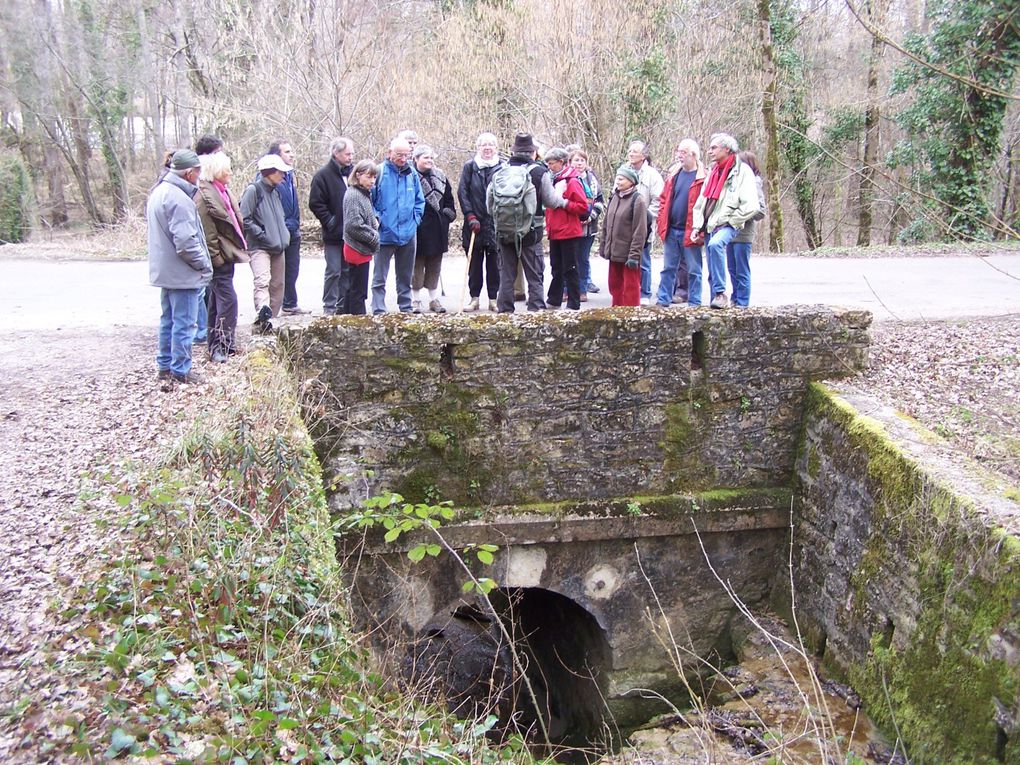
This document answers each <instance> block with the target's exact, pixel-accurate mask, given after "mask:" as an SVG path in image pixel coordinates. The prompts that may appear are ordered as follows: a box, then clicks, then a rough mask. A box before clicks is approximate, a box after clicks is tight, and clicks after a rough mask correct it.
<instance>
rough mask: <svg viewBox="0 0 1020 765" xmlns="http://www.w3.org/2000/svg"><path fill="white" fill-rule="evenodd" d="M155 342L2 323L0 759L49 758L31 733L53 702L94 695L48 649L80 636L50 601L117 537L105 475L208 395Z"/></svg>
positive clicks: (147, 335)
mask: <svg viewBox="0 0 1020 765" xmlns="http://www.w3.org/2000/svg"><path fill="white" fill-rule="evenodd" d="M154 344H155V336H154V331H152V330H139V329H121V330H107V331H98V330H89V331H85V330H75V331H61V332H24V333H4V334H0V391H2V394H0V443H2V444H4V445H5V447H6V448H4V449H0V560H2V561H3V562H4V565H3V567H2V568H0V602H2V603H3V608H2V609H0V762H4V763H9V762H38V761H43V760H50V759H51V758H50V757H49V756H47V755H45V754H44V753H42V752H40V751H39V750H38V749H37V748H36V747H37V746H38V745H39V744H40V743H41V742H39V741H37V740H35V738H36V737H35V736H34V735H33V729H34V727H35V725H36V724H37V723H38V721H39V720H40V719H41V715H42V714H43V713H44V711H45V708H46V706H47V705H48V704H49V703H50V702H56V701H58V700H59V701H61V702H62V704H63V705H66V706H70V707H75V706H76V705H77V704H79V703H84V699H85V698H86V697H85V696H84V693H85V689H81V688H76V687H73V686H68V685H66V684H65V682H64V681H63V680H62V679H61V677H60V676H59V675H58V674H57V673H56V672H55V670H54V669H53V668H51V667H49V666H47V663H46V658H47V657H46V656H45V655H44V652H43V650H42V649H43V647H44V646H47V645H51V646H52V645H61V644H63V643H65V641H67V640H69V639H73V635H65V634H63V633H62V632H61V630H60V629H59V628H58V627H57V625H56V624H55V621H54V619H53V615H52V613H50V612H49V609H50V608H51V607H52V606H54V605H56V604H59V602H60V600H61V595H63V594H65V593H67V592H68V591H69V590H70V589H71V588H73V587H75V586H77V585H80V584H82V583H83V582H86V581H88V578H89V571H90V568H91V567H92V566H94V565H95V562H96V561H97V560H99V559H100V558H101V556H102V551H103V549H104V548H105V549H108V548H106V546H107V545H110V544H114V543H116V538H115V535H113V532H112V530H111V529H110V528H109V527H107V528H101V527H100V525H97V524H98V522H99V521H101V520H102V518H101V517H100V516H102V515H105V514H107V513H113V512H115V509H114V507H113V506H112V505H111V504H109V503H108V502H106V503H104V499H103V497H102V496H101V494H100V493H99V492H97V491H96V486H97V482H98V479H99V478H100V477H101V476H104V475H107V474H112V475H117V474H118V473H121V471H122V470H123V469H125V466H126V465H128V464H130V463H136V464H146V463H151V462H152V461H154V460H155V459H157V457H158V455H160V454H161V453H162V452H163V450H164V449H165V448H166V447H167V445H168V444H170V443H172V442H173V441H174V440H175V439H176V438H177V437H178V435H179V434H180V432H181V431H182V429H183V428H184V427H185V426H186V425H187V424H188V422H189V421H190V420H189V414H190V413H192V412H193V411H194V410H195V403H196V397H198V396H202V395H204V394H203V391H202V388H199V387H196V388H188V389H179V390H176V391H174V392H170V393H163V392H161V390H160V386H159V384H158V383H157V382H156V379H155V367H154V361H153V352H154ZM202 387H204V388H206V390H208V389H209V386H202ZM85 496H89V499H90V501H89V502H87V503H86V502H83V501H82V499H83V497H85ZM26 747H27V748H26Z"/></svg>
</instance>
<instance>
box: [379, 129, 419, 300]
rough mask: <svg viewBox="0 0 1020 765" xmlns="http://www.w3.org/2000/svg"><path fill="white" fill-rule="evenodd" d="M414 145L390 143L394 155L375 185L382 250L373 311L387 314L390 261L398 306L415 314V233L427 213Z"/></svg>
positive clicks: (382, 168) (380, 246)
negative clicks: (414, 162) (414, 161)
mask: <svg viewBox="0 0 1020 765" xmlns="http://www.w3.org/2000/svg"><path fill="white" fill-rule="evenodd" d="M410 158H411V145H410V144H409V143H408V142H407V141H406V140H404V139H402V138H395V139H393V141H392V142H391V143H390V155H389V157H388V158H387V159H386V160H385V161H384V162H383V163H382V165H381V166H380V168H379V179H378V180H377V181H376V182H375V186H374V187H373V188H372V206H373V207H375V214H376V215H377V216H379V251H378V252H377V253H376V254H375V257H374V258H373V259H372V314H373V315H374V316H378V315H380V314H383V313H386V277H388V276H389V273H390V260H391V259H392V260H393V262H394V267H393V270H394V271H395V273H396V279H397V306H398V307H399V308H400V311H401V313H411V311H412V309H411V279H412V277H413V276H414V255H415V242H416V238H415V235H416V233H417V231H418V223H419V222H420V221H421V216H422V215H423V214H424V212H425V195H424V194H423V193H422V190H421V181H420V180H419V178H418V173H416V172H415V171H414V168H413V167H412V166H411V163H410V161H409V160H410Z"/></svg>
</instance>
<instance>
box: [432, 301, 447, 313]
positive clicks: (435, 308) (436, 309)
mask: <svg viewBox="0 0 1020 765" xmlns="http://www.w3.org/2000/svg"><path fill="white" fill-rule="evenodd" d="M429 310H430V311H432V313H446V309H445V308H443V304H442V303H440V302H439V298H436V299H435V300H432V301H430V302H429Z"/></svg>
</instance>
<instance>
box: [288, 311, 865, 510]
mask: <svg viewBox="0 0 1020 765" xmlns="http://www.w3.org/2000/svg"><path fill="white" fill-rule="evenodd" d="M870 321H871V317H870V314H868V313H866V312H861V311H849V310H839V309H831V308H826V307H798V308H790V309H777V310H766V309H750V310H732V311H723V312H718V311H710V310H709V309H701V310H665V311H660V310H634V309H602V310H591V311H583V312H580V313H570V312H559V313H555V314H554V313H549V312H546V313H542V314H538V315H515V316H513V317H510V316H475V317H464V316H459V317H458V316H450V317H443V318H440V317H434V316H424V317H407V316H394V315H390V316H386V317H383V318H380V319H372V318H361V317H331V318H324V319H317V320H314V321H311V322H310V323H302V324H297V325H294V326H290V327H286V328H284V329H283V330H282V332H281V341H282V344H283V346H284V348H285V350H286V352H287V353H289V354H290V357H291V361H292V364H293V365H294V368H295V369H296V371H297V374H298V375H299V377H300V378H301V379H302V381H303V384H304V385H305V389H306V391H307V393H308V394H309V395H308V400H309V401H311V403H310V404H309V405H308V408H307V409H306V414H307V418H308V420H309V422H310V425H311V427H312V429H313V433H314V435H315V440H316V443H317V445H318V449H319V454H320V458H321V459H322V462H323V466H324V469H325V471H326V474H327V481H328V482H327V485H332V486H334V489H335V490H334V492H333V495H332V502H333V504H334V507H342V506H344V505H347V504H351V503H352V502H355V501H357V500H358V499H360V498H362V497H364V496H370V495H373V494H376V493H378V492H379V491H381V490H383V489H390V490H394V491H398V492H400V493H401V494H403V495H404V496H405V497H406V498H408V499H411V500H422V499H436V498H443V499H450V500H453V501H454V502H455V503H457V504H458V505H461V506H464V505H467V506H481V505H511V504H521V503H535V502H547V501H556V500H561V499H570V498H575V499H582V498H585V499H597V498H611V497H624V496H637V495H662V494H675V493H682V492H688V491H695V490H699V489H705V488H718V487H767V486H780V485H786V484H788V483H789V481H790V476H791V474H792V469H793V462H794V456H795V451H796V441H797V437H798V434H799V430H800V420H801V409H802V404H803V399H804V395H805V391H806V388H807V383H808V382H809V381H810V380H812V379H823V378H824V379H831V378H834V377H841V376H843V375H846V374H849V373H853V372H854V371H856V370H859V369H860V368H862V367H863V365H864V364H865V361H866V354H867V346H868V336H867V328H868V326H869V324H870ZM350 479H354V480H350Z"/></svg>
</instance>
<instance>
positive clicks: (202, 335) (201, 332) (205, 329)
mask: <svg viewBox="0 0 1020 765" xmlns="http://www.w3.org/2000/svg"><path fill="white" fill-rule="evenodd" d="M198 299H199V301H200V304H199V310H198V324H197V325H196V328H195V340H196V341H198V342H200V343H204V342H205V341H206V340H207V339H208V338H209V314H208V311H209V293H208V291H207V289H206V288H205V287H200V288H199V295H198Z"/></svg>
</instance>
